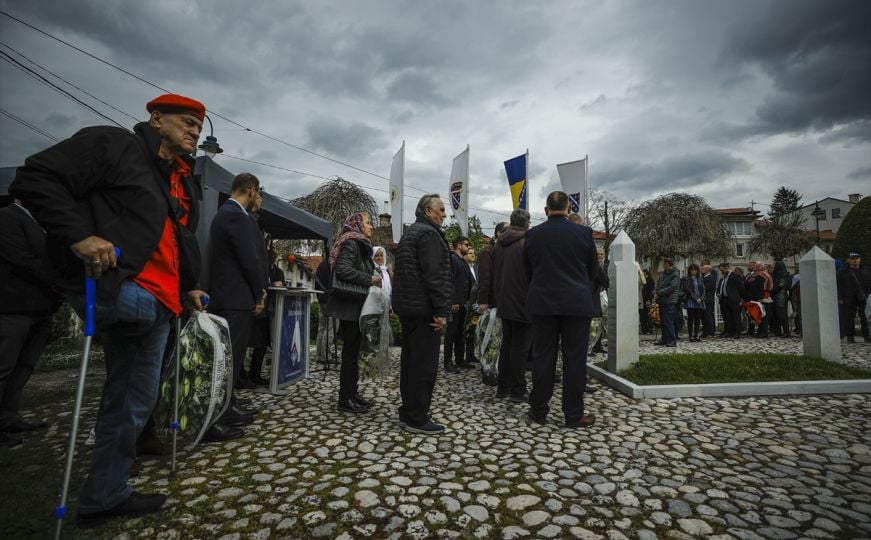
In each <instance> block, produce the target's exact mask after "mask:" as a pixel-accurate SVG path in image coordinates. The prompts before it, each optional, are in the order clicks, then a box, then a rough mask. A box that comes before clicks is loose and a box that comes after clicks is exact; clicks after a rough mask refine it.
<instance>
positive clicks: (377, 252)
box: [372, 246, 393, 296]
mask: <svg viewBox="0 0 871 540" xmlns="http://www.w3.org/2000/svg"><path fill="white" fill-rule="evenodd" d="M372 262H373V263H375V270H376V271H377V272H380V273H381V288H382V289H384V292H385V293H387V296H391V295H392V294H393V282H392V280H391V279H390V277H391V276H390V270H388V269H387V251H386V250H385V249H384V248H383V247H381V246H377V247H375V249H373V250H372Z"/></svg>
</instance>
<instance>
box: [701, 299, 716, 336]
mask: <svg viewBox="0 0 871 540" xmlns="http://www.w3.org/2000/svg"><path fill="white" fill-rule="evenodd" d="M716 333H717V321H716V320H715V318H714V299H713V298H711V299H710V300H708V299H707V298H705V313H704V318H703V319H702V335H704V336H709V337H710V336H713V335H715V334H716Z"/></svg>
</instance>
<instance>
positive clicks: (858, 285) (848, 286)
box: [837, 266, 871, 303]
mask: <svg viewBox="0 0 871 540" xmlns="http://www.w3.org/2000/svg"><path fill="white" fill-rule="evenodd" d="M837 285H838V300H840V301H843V302H844V303H854V302H856V301H857V299H858V298H859V296H860V295H863V294H868V293H869V291H871V270H869V269H868V268H866V267H864V266H860V267H859V268H850V267H849V266H846V267H844V268H841V271H840V272H838V275H837Z"/></svg>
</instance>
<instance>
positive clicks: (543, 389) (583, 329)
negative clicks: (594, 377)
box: [529, 315, 592, 423]
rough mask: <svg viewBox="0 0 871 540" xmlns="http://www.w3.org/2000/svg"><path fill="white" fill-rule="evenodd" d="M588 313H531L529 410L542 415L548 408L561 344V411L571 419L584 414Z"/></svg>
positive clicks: (588, 328) (567, 418)
mask: <svg viewBox="0 0 871 540" xmlns="http://www.w3.org/2000/svg"><path fill="white" fill-rule="evenodd" d="M590 321H592V319H591V318H590V317H567V316H560V315H539V316H535V317H532V356H533V364H532V392H531V393H530V394H529V406H530V412H531V413H532V414H533V415H534V416H535V417H536V418H540V419H543V418H545V417H547V413H548V412H550V398H551V397H553V384H554V378H555V376H556V358H557V347H558V344H559V343H560V342H562V346H563V402H562V408H563V415H564V416H565V421H566V422H567V423H568V422H575V421H577V420H579V419H580V418H581V417H582V416H584V389H585V388H586V386H587V348H588V347H589V344H590Z"/></svg>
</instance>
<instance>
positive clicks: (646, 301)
mask: <svg viewBox="0 0 871 540" xmlns="http://www.w3.org/2000/svg"><path fill="white" fill-rule="evenodd" d="M644 280H645V281H644V286H643V287H642V288H641V301H642V308H641V309H640V310H639V311H640V313H639V315H640V317H641V333H642V334H652V333H653V321H652V320H651V319H650V307H651V306H652V305H653V293H654V291H655V290H656V282H655V281H654V280H653V276H651V275H650V270H648V269H647V268H645V269H644Z"/></svg>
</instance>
